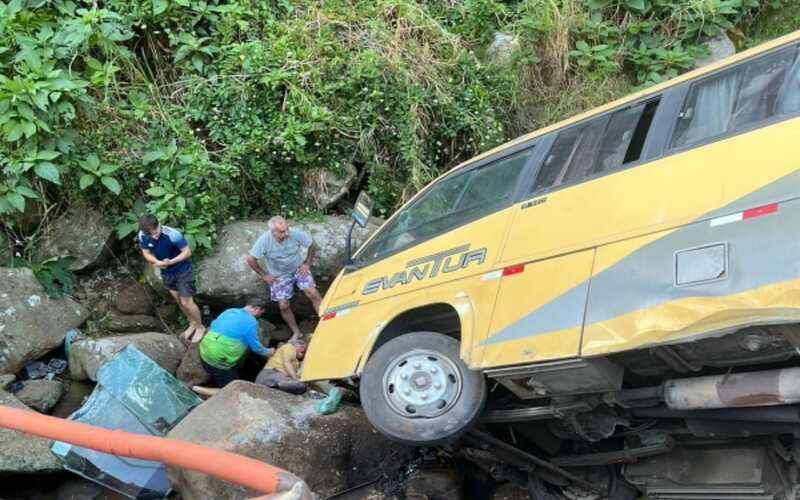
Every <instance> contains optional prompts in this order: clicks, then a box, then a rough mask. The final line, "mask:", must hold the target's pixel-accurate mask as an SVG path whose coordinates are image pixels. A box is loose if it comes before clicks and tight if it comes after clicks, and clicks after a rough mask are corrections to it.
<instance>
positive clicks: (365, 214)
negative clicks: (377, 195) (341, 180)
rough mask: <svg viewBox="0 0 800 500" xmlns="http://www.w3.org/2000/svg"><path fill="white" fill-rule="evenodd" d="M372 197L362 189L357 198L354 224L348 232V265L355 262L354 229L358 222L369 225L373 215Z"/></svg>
mask: <svg viewBox="0 0 800 500" xmlns="http://www.w3.org/2000/svg"><path fill="white" fill-rule="evenodd" d="M373 204H374V203H373V201H372V198H370V197H369V195H368V194H367V192H366V191H361V192H360V193H358V199H356V206H354V207H353V213H352V216H353V224H352V225H350V232H349V233H348V234H347V249H346V251H347V265H348V266H349V265H351V264H352V263H353V250H352V249H353V229H355V227H356V224H358V225H359V226H361V227H362V228H363V227H367V224H368V223H369V216H370V215H372V207H373Z"/></svg>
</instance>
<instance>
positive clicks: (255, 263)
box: [244, 255, 275, 285]
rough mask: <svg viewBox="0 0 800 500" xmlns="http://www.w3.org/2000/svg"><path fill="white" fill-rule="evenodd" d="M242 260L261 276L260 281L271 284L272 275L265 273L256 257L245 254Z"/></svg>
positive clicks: (273, 279)
mask: <svg viewBox="0 0 800 500" xmlns="http://www.w3.org/2000/svg"><path fill="white" fill-rule="evenodd" d="M244 260H245V261H246V262H247V265H248V266H250V269H252V270H253V271H255V273H256V274H257V275H258V276H259V277H260V278H261V280H262V281H264V282H266V283H267V284H268V285H271V284H272V282H273V281H275V278H274V277H272V275H270V274H268V273H266V272H265V271H264V270H263V269H262V268H261V264H259V263H258V259H256V258H255V257H253V256H252V255H246V256H245V258H244Z"/></svg>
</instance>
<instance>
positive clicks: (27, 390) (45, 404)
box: [14, 380, 64, 413]
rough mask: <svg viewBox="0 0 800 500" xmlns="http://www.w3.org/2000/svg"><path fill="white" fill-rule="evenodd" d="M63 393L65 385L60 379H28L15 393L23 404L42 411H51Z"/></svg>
mask: <svg viewBox="0 0 800 500" xmlns="http://www.w3.org/2000/svg"><path fill="white" fill-rule="evenodd" d="M63 395H64V385H63V384H62V383H61V382H59V381H58V380H26V381H25V382H23V383H22V389H20V390H19V391H17V392H16V394H14V396H16V397H17V399H19V400H20V401H22V403H23V404H25V405H26V406H29V407H31V408H33V409H34V410H36V411H38V412H41V413H47V412H49V411H50V410H51V409H52V408H53V407H54V406H55V405H56V403H58V400H59V399H61V396H63Z"/></svg>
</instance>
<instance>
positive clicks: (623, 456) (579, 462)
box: [552, 434, 675, 467]
mask: <svg viewBox="0 0 800 500" xmlns="http://www.w3.org/2000/svg"><path fill="white" fill-rule="evenodd" d="M674 447H675V441H673V440H672V438H671V437H670V436H669V435H667V434H658V435H657V437H654V438H653V439H650V440H648V441H647V442H644V443H642V446H637V447H633V448H626V449H624V450H619V451H607V452H600V453H585V454H581V455H566V456H562V457H555V458H553V459H552V462H553V463H554V464H556V465H560V466H562V467H587V466H592V465H613V464H630V463H634V462H637V461H638V460H639V459H640V458H642V457H650V456H653V455H660V454H662V453H667V452H669V451H671V450H672V449H673V448H674Z"/></svg>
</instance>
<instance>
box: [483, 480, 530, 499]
mask: <svg viewBox="0 0 800 500" xmlns="http://www.w3.org/2000/svg"><path fill="white" fill-rule="evenodd" d="M529 498H530V494H529V493H528V489H527V488H523V487H522V486H517V485H516V484H512V483H506V484H504V485H501V486H500V487H498V488H497V489H496V490H494V493H493V494H492V500H528V499H529Z"/></svg>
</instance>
